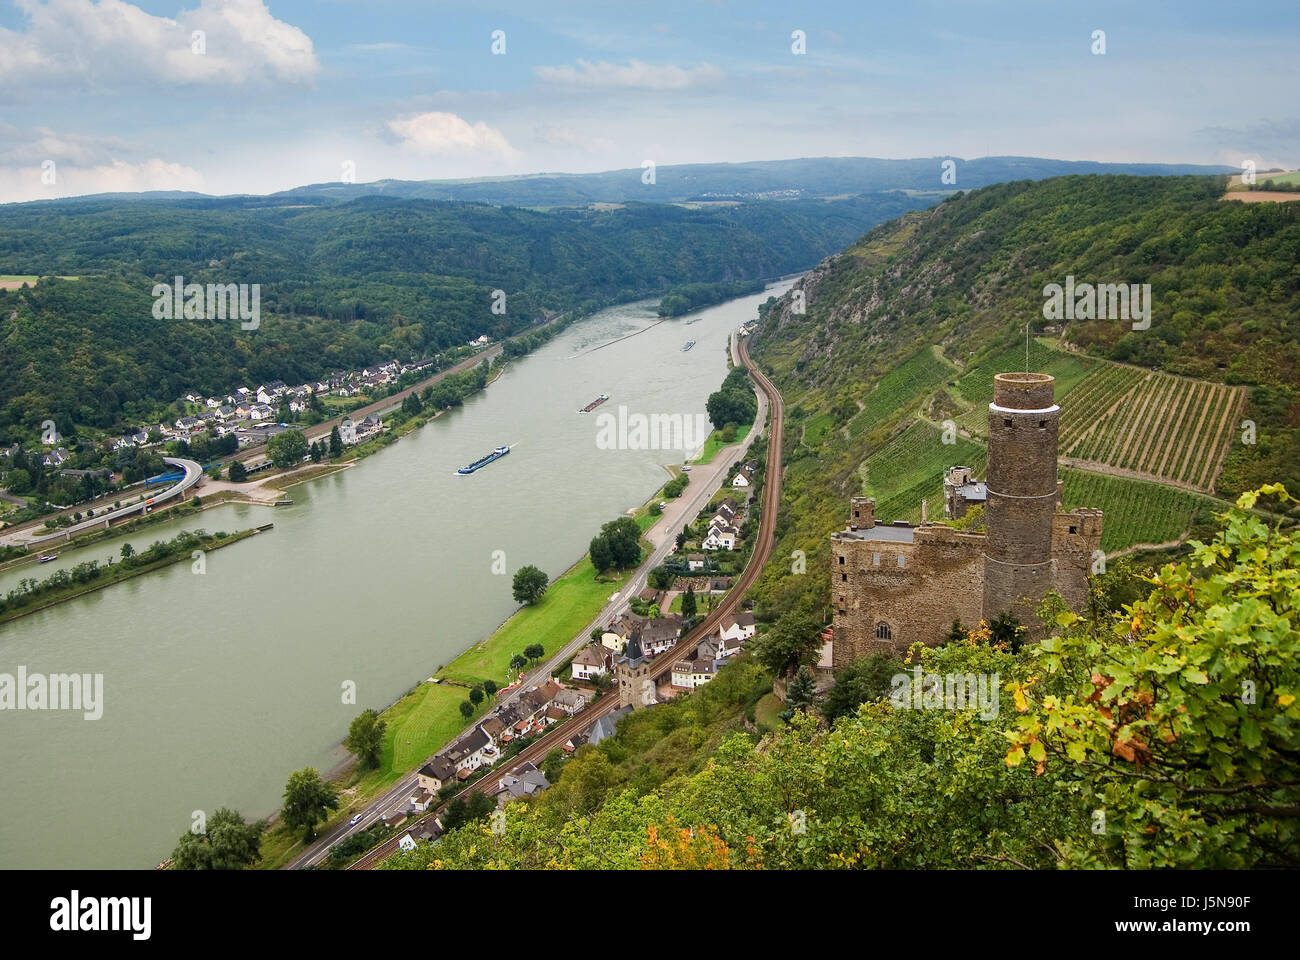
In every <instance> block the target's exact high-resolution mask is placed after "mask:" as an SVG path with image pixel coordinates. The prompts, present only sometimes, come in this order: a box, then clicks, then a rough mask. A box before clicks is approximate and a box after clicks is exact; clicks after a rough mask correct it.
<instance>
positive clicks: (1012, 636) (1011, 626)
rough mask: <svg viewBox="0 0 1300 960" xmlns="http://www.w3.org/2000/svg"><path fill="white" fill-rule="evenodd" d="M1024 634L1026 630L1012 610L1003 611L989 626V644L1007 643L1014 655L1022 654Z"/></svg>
mask: <svg viewBox="0 0 1300 960" xmlns="http://www.w3.org/2000/svg"><path fill="white" fill-rule="evenodd" d="M1024 633H1025V628H1024V627H1022V626H1021V625H1020V621H1019V620H1017V619H1016V616H1015V614H1013V613H1012V612H1011V611H1010V610H1003V611H1002V612H1001V613H999V614H998V615H997V616H996V617H994V618H993V622H992V623H990V624H989V642H990V643H1005V644H1006V645H1007V649H1009V650H1010V651H1011V652H1012V653H1019V652H1020V645H1021V644H1022V643H1024V640H1023V637H1024Z"/></svg>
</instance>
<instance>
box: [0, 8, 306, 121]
mask: <svg viewBox="0 0 1300 960" xmlns="http://www.w3.org/2000/svg"><path fill="white" fill-rule="evenodd" d="M16 2H17V6H18V8H19V9H20V10H21V11H22V12H23V14H24V15H25V16H26V17H27V24H26V28H25V29H22V30H7V29H4V28H0V94H3V95H4V96H7V97H9V98H15V97H17V96H18V94H19V91H20V90H22V91H24V92H26V93H28V95H31V94H32V93H35V92H36V91H38V90H39V89H40V88H42V87H47V86H50V85H59V84H63V85H73V86H78V87H82V88H86V89H90V90H97V89H110V90H111V89H118V88H121V87H129V86H135V85H140V84H147V83H160V82H161V83H167V84H210V85H219V86H240V85H243V84H248V83H261V82H285V81H288V82H300V81H304V80H308V79H310V78H312V77H313V76H315V74H316V73H317V71H318V70H319V68H320V64H319V62H318V61H317V59H316V55H315V53H314V51H313V49H312V42H311V38H310V37H308V36H307V35H306V34H305V33H303V31H302V30H300V29H298V28H297V27H295V26H292V25H291V24H288V23H284V22H283V21H281V20H277V19H275V17H273V16H272V15H271V12H270V10H268V9H267V7H266V4H265V3H264V2H263V0H199V6H198V7H197V8H195V9H191V10H181V11H180V12H178V13H177V14H176V16H175V18H171V17H155V16H153V15H152V14H149V13H146V12H145V11H143V10H142V9H140V8H139V7H137V6H135V5H133V4H130V3H125V2H123V0H16ZM200 30H201V31H203V34H204V36H203V44H204V47H205V52H203V53H196V52H195V50H194V43H195V41H194V32H195V31H200Z"/></svg>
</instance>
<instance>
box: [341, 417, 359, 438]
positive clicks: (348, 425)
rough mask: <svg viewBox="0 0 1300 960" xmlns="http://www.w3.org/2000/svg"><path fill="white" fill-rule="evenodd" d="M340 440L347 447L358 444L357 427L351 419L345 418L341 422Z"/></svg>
mask: <svg viewBox="0 0 1300 960" xmlns="http://www.w3.org/2000/svg"><path fill="white" fill-rule="evenodd" d="M339 439H340V440H342V441H343V443H344V444H345V445H346V444H353V443H356V442H357V425H356V424H355V423H353V422H352V418H351V417H344V418H343V419H342V420H340V421H339Z"/></svg>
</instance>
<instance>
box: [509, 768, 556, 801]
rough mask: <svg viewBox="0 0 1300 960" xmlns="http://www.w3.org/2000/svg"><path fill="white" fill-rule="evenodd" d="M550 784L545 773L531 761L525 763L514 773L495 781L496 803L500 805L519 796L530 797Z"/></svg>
mask: <svg viewBox="0 0 1300 960" xmlns="http://www.w3.org/2000/svg"><path fill="white" fill-rule="evenodd" d="M550 786H551V784H550V781H548V780H547V779H546V774H544V773H542V771H540V770H538V769H537V767H535V766H533V765H532V764H531V763H525V764H524V765H523V766H521V767H520V768H519V769H518V770H516V771H515V772H514V773H507V774H506V775H505V776H503V777H502V778H501V779H500V780H498V781H497V805H498V806H500V805H503V804H506V803H509V802H510V801H511V800H518V799H520V798H521V797H531V796H532V795H533V794H535V793H541V792H542V791H543V790H546V789H549V787H550Z"/></svg>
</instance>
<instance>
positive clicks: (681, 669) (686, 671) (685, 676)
mask: <svg viewBox="0 0 1300 960" xmlns="http://www.w3.org/2000/svg"><path fill="white" fill-rule="evenodd" d="M672 684H673V686H674V687H682V688H683V689H686V690H690V689H691V688H692V686H693V684H692V683H691V661H689V660H678V661H677V662H676V663H674V664H673V674H672Z"/></svg>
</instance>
